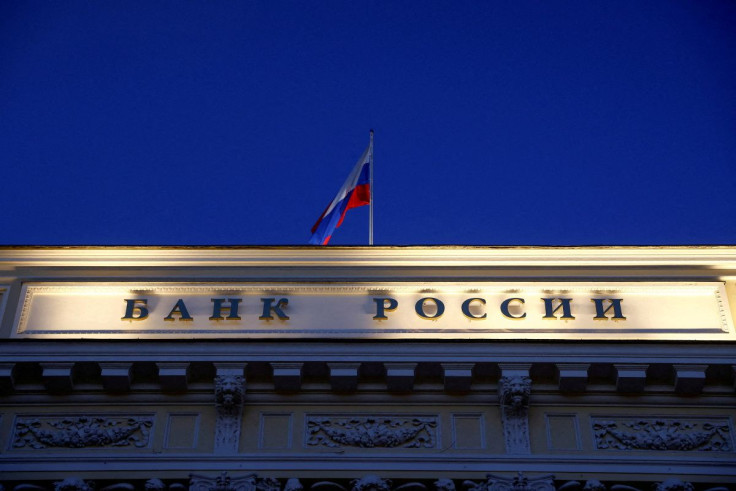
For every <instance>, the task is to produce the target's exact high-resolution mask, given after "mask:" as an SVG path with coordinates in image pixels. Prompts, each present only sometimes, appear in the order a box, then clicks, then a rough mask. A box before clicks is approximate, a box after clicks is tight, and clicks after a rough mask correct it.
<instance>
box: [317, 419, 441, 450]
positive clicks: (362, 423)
mask: <svg viewBox="0 0 736 491" xmlns="http://www.w3.org/2000/svg"><path fill="white" fill-rule="evenodd" d="M436 428H437V417H436V416H432V417H402V416H382V417H381V416H378V417H376V416H365V417H356V416H346V417H339V416H338V417H326V416H312V417H309V418H308V419H307V446H313V447H314V446H324V447H342V446H346V447H360V448H374V447H383V448H395V447H403V448H434V447H435V446H436V441H437V438H436Z"/></svg>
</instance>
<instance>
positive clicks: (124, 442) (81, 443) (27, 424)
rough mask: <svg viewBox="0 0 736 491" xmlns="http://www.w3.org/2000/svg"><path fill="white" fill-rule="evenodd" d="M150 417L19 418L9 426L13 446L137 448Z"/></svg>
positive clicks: (144, 443) (141, 444) (143, 442)
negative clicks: (131, 446)
mask: <svg viewBox="0 0 736 491" xmlns="http://www.w3.org/2000/svg"><path fill="white" fill-rule="evenodd" d="M152 426H153V416H152V415H146V416H140V415H139V416H128V417H124V416H121V417H109V416H85V415H66V416H63V417H60V416H34V417H19V418H17V419H16V421H15V425H14V428H13V447H14V448H26V447H27V448H34V449H39V448H57V447H61V448H87V447H125V446H130V445H133V446H135V447H137V448H142V447H146V446H148V444H149V436H150V431H151V427H152Z"/></svg>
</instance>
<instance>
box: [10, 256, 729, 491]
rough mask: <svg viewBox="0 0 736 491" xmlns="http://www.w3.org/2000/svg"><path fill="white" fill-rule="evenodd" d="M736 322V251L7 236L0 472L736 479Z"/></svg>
mask: <svg viewBox="0 0 736 491" xmlns="http://www.w3.org/2000/svg"><path fill="white" fill-rule="evenodd" d="M734 314H736V248H733V247H642V248H634V247H622V248H618V247H616V248H614V247H611V248H606V247H602V248H534V247H508V248H467V247H370V248H366V247H361V248H311V247H305V248H288V247H280V248H259V247H253V248H218V247H212V248H187V247H179V248H136V247H133V248H130V247H84V248H83V247H80V248H74V247H72V248H32V247H6V248H0V320H1V322H2V324H0V337H1V338H2V341H0V343H2V349H1V350H0V438H1V442H0V444H1V446H0V484H2V485H3V486H4V488H5V490H8V491H10V490H16V491H32V490H35V491H41V490H45V489H47V490H52V489H58V490H60V491H62V490H63V491H72V490H80V491H90V490H93V489H94V490H96V491H102V490H104V491H131V490H134V489H141V490H142V489H144V488H145V489H150V490H153V489H156V490H171V491H175V490H183V489H193V490H195V491H215V490H219V491H226V490H248V491H256V490H266V491H282V490H283V491H287V490H288V491H296V490H299V489H303V490H309V491H312V490H313V491H340V490H344V491H347V490H355V491H366V490H374V491H398V490H401V491H422V490H428V491H433V490H438V491H453V490H457V491H460V490H473V491H501V490H504V491H505V490H510V489H514V490H516V491H523V490H527V489H528V490H532V489H534V490H538V491H542V490H554V489H562V490H568V491H577V490H583V489H587V490H591V491H592V490H596V491H603V490H606V489H610V490H612V491H617V490H618V491H624V490H629V491H632V490H631V488H635V489H639V490H641V491H648V490H650V489H652V488H653V487H654V488H656V489H658V490H662V491H664V490H672V491H674V490H678V489H682V490H689V489H693V490H706V489H710V488H717V487H726V488H729V489H736V488H735V487H734V482H736V446H735V443H736V442H735V439H734V435H735V434H734V426H733V424H734V417H735V416H736V390H735V384H734V371H735V370H736V332H735V331H734V323H733V319H734ZM622 486H629V487H628V488H624V487H622ZM410 488H411V489H410Z"/></svg>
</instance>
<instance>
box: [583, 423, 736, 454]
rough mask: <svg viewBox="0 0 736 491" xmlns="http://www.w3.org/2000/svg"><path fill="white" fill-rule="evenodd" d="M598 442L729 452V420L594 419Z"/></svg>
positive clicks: (641, 447)
mask: <svg viewBox="0 0 736 491" xmlns="http://www.w3.org/2000/svg"><path fill="white" fill-rule="evenodd" d="M593 431H594V434H595V445H596V448H597V449H601V450H607V449H610V450H679V451H702V452H730V451H732V449H733V443H732V441H731V435H730V428H729V425H728V421H727V420H725V419H723V420H712V421H707V422H703V421H682V420H678V419H664V418H662V419H653V420H641V419H636V420H634V419H628V420H625V419H623V420H593Z"/></svg>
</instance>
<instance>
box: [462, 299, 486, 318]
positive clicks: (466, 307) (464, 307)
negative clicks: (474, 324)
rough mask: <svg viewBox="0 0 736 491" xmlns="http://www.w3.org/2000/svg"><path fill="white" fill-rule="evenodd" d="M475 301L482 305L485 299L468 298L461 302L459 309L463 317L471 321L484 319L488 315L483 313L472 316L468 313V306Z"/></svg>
mask: <svg viewBox="0 0 736 491" xmlns="http://www.w3.org/2000/svg"><path fill="white" fill-rule="evenodd" d="M476 301H477V302H480V303H481V304H483V305H485V304H486V300H485V298H469V299H467V300H466V301H464V302H463V305H462V307H461V309H462V311H463V314H464V315H465V317H469V318H471V319H485V318H486V317H488V314H486V313H485V312H483V315H473V313H472V312H471V311H470V304H471V303H473V302H476Z"/></svg>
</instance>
